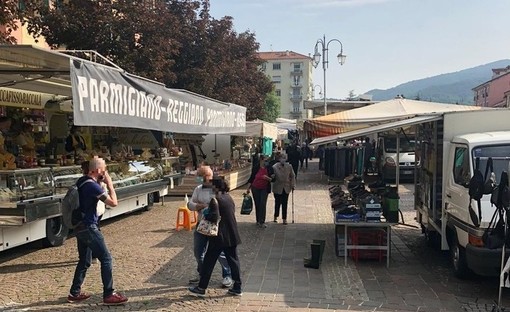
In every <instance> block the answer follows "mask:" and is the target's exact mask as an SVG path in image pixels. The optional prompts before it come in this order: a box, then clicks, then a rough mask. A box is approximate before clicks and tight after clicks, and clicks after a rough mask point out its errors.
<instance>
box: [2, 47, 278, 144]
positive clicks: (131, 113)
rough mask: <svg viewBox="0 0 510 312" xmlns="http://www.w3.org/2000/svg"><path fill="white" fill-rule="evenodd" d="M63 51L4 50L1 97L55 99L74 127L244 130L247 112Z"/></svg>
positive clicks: (95, 56) (88, 53) (92, 57)
mask: <svg viewBox="0 0 510 312" xmlns="http://www.w3.org/2000/svg"><path fill="white" fill-rule="evenodd" d="M61 52H66V51H61ZM61 52H59V51H55V50H49V49H44V48H40V47H36V46H32V45H0V90H1V89H3V93H2V94H3V95H4V96H6V97H10V98H12V97H13V96H11V94H14V95H15V96H16V98H19V97H20V96H22V97H25V98H27V99H29V100H30V99H32V96H31V95H30V94H27V93H26V92H27V91H31V92H37V93H40V94H44V95H45V96H44V98H48V97H49V98H52V100H51V101H48V102H47V103H50V104H51V106H52V107H62V105H54V104H61V103H62V102H64V101H66V105H65V107H69V104H71V105H72V109H73V113H74V123H75V124H77V125H82V126H115V127H125V128H140V129H150V130H159V131H168V132H177V133H200V134H202V133H215V134H230V133H232V132H242V131H244V130H245V120H246V108H245V107H242V106H239V105H235V104H232V103H225V102H221V101H218V100H214V99H211V98H207V97H205V96H202V95H199V94H195V93H192V92H189V91H187V90H178V89H169V88H166V87H165V86H164V85H163V84H161V83H160V82H157V81H153V80H149V79H146V78H142V77H138V76H135V75H132V74H129V73H127V72H125V71H124V70H122V69H121V68H119V67H118V66H116V65H115V64H113V63H111V62H110V61H108V60H107V59H105V58H103V57H102V56H100V55H99V54H97V53H96V52H95V51H67V52H76V53H81V54H80V55H82V54H83V55H84V57H86V58H87V59H85V58H81V57H76V56H71V55H68V54H65V53H61ZM94 53H96V54H94ZM89 56H90V59H88V58H89ZM91 60H99V61H102V62H103V63H105V64H108V66H107V65H104V64H102V63H99V62H95V61H94V62H93V61H91ZM7 88H9V89H7ZM13 92H21V93H19V94H18V93H13ZM2 94H0V95H2ZM69 100H71V102H69ZM31 102H34V103H35V100H31ZM7 103H9V102H7ZM47 103H45V104H46V105H47ZM0 105H1V103H0ZM4 105H5V104H4ZM32 106H33V105H32ZM27 107H28V106H27ZM276 135H277V134H276V133H275V135H274V136H275V137H276Z"/></svg>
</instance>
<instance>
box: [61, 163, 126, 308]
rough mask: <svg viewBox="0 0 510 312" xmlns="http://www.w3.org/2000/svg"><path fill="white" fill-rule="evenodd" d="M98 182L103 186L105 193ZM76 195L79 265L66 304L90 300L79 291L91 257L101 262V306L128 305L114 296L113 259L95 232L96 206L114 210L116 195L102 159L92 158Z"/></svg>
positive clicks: (118, 294)
mask: <svg viewBox="0 0 510 312" xmlns="http://www.w3.org/2000/svg"><path fill="white" fill-rule="evenodd" d="M99 182H104V183H105V184H106V188H107V189H108V192H106V191H105V190H104V189H103V188H102V187H101V185H100V184H99ZM76 185H77V186H78V194H79V208H78V209H79V211H80V212H81V216H82V218H81V220H80V221H79V223H78V225H77V226H76V227H75V228H74V232H75V234H76V241H77V243H78V256H79V260H78V264H77V266H76V270H75V273H74V278H73V283H72V286H71V289H70V293H69V296H67V301H68V302H81V301H83V300H86V299H88V298H90V295H89V294H86V293H84V292H82V291H81V286H82V284H83V281H84V279H85V275H86V274H87V269H88V268H89V267H90V264H91V261H92V257H93V256H94V257H97V258H98V259H99V261H100V262H101V279H102V281H103V303H104V304H105V305H119V304H123V303H125V302H126V301H128V298H127V297H125V296H124V295H122V294H120V293H118V292H114V289H113V274H112V257H111V255H110V252H109V250H108V248H107V247H106V243H105V241H104V237H103V234H102V233H101V232H100V231H99V228H98V213H97V203H98V202H99V201H102V202H104V203H105V204H106V205H108V206H109V207H115V206H117V204H118V202H117V194H116V193H115V189H114V188H113V183H112V179H111V177H110V175H109V174H108V171H106V163H105V161H104V159H102V158H99V157H97V156H94V158H92V159H91V160H90V162H89V172H88V174H87V175H85V176H83V177H81V178H79V179H78V181H77V182H76Z"/></svg>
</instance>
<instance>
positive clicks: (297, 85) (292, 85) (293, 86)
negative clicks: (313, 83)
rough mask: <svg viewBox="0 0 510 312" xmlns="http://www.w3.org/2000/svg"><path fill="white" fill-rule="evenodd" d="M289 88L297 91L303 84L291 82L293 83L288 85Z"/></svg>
mask: <svg viewBox="0 0 510 312" xmlns="http://www.w3.org/2000/svg"><path fill="white" fill-rule="evenodd" d="M290 86H291V88H293V89H299V88H302V87H303V83H301V82H298V83H295V82H293V83H291V84H290Z"/></svg>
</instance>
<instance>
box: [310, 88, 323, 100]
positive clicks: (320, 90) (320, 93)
mask: <svg viewBox="0 0 510 312" xmlns="http://www.w3.org/2000/svg"><path fill="white" fill-rule="evenodd" d="M316 88H319V96H322V87H321V86H320V85H315V86H312V99H315V89H316Z"/></svg>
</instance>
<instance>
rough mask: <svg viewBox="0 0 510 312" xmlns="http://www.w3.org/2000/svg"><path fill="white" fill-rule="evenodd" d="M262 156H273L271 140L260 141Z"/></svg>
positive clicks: (265, 138)
mask: <svg viewBox="0 0 510 312" xmlns="http://www.w3.org/2000/svg"><path fill="white" fill-rule="evenodd" d="M262 154H264V155H265V156H271V155H272V154H273V139H271V138H268V137H264V139H263V141H262Z"/></svg>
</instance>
